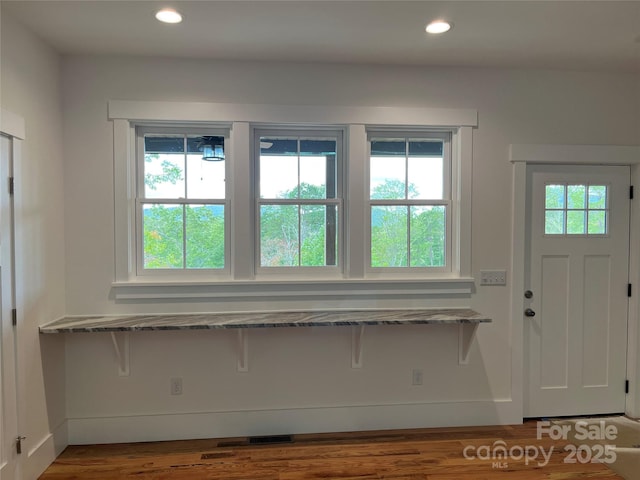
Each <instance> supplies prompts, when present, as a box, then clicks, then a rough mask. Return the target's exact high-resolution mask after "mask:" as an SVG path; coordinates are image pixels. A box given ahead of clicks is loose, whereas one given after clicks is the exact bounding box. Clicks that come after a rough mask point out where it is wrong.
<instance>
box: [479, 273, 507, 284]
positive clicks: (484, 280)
mask: <svg viewBox="0 0 640 480" xmlns="http://www.w3.org/2000/svg"><path fill="white" fill-rule="evenodd" d="M506 284H507V271H506V270H480V285H506Z"/></svg>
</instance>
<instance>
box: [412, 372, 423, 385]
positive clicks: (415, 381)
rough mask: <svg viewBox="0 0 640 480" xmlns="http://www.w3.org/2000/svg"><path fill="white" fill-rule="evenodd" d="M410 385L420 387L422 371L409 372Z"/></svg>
mask: <svg viewBox="0 0 640 480" xmlns="http://www.w3.org/2000/svg"><path fill="white" fill-rule="evenodd" d="M411 385H422V370H419V369H414V370H413V371H412V372H411Z"/></svg>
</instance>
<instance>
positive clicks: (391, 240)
mask: <svg viewBox="0 0 640 480" xmlns="http://www.w3.org/2000/svg"><path fill="white" fill-rule="evenodd" d="M156 160H157V158H156ZM178 181H182V172H181V171H180V169H179V168H177V167H176V166H175V165H174V164H172V163H171V162H168V161H163V162H162V174H160V175H145V184H146V185H147V186H148V187H149V188H151V189H156V188H157V187H158V185H159V184H161V183H172V184H175V183H176V182H178ZM413 191H415V187H414V186H413V185H409V195H411V192H413ZM325 195H326V189H325V186H324V185H311V184H307V183H302V184H301V185H300V186H299V188H297V187H296V188H293V189H291V190H288V191H287V192H284V194H283V195H282V197H283V198H288V199H308V198H315V199H322V198H325ZM372 198H380V199H404V198H406V192H405V185H404V183H403V182H401V181H398V180H391V181H388V182H386V183H384V184H382V185H378V186H376V187H375V189H374V191H373V192H372ZM143 212H144V226H143V234H144V238H143V245H144V266H145V268H148V269H161V268H168V269H181V268H190V269H200V268H223V267H224V253H225V231H224V223H225V222H224V215H225V212H224V207H223V206H222V205H156V204H154V205H148V206H147V207H146V208H145V209H144V210H143ZM445 215H446V212H445V208H444V207H419V206H411V207H407V206H374V207H373V209H372V225H371V230H372V242H371V259H372V266H374V267H406V266H407V264H408V263H410V266H411V267H437V266H443V265H444V263H445V224H446V222H445ZM334 219H335V220H334ZM185 222H186V223H185ZM338 224H339V222H338V215H337V208H336V207H335V206H326V205H304V204H301V205H300V204H299V205H274V204H271V205H269V204H265V205H262V207H261V210H260V242H261V244H260V247H261V265H262V266H269V267H270V266H280V267H282V266H285V267H296V266H325V265H327V263H331V264H333V262H334V261H335V258H336V257H337V253H338V252H337V238H336V236H335V231H337V228H338ZM185 231H186V234H187V239H186V242H183V232H185ZM327 232H329V233H327ZM409 232H410V239H409V241H407V235H409ZM327 236H329V237H330V239H329V240H327ZM328 242H331V245H330V247H329V248H328V246H327V244H328ZM185 247H186V252H185V251H184V249H185Z"/></svg>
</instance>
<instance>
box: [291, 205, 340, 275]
mask: <svg viewBox="0 0 640 480" xmlns="http://www.w3.org/2000/svg"><path fill="white" fill-rule="evenodd" d="M336 224H337V211H336V206H335V205H331V206H326V205H302V206H301V207H300V230H301V231H300V265H301V266H303V267H322V266H326V265H336V264H337V261H336V257H337V228H336Z"/></svg>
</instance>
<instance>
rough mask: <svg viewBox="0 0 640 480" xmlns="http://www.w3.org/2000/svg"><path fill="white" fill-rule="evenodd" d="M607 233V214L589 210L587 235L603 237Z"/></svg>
mask: <svg viewBox="0 0 640 480" xmlns="http://www.w3.org/2000/svg"><path fill="white" fill-rule="evenodd" d="M606 233H607V213H606V211H602V210H589V234H590V235H604V234H606Z"/></svg>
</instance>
